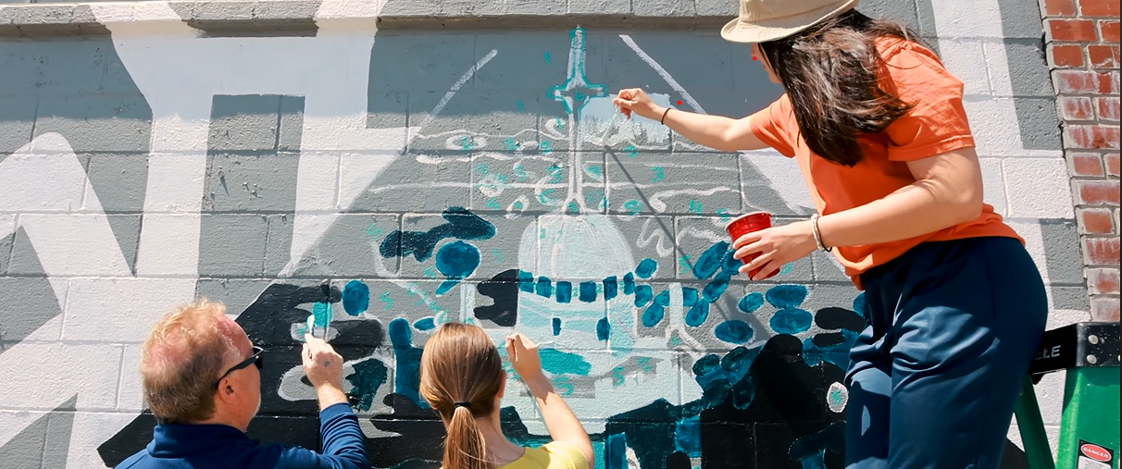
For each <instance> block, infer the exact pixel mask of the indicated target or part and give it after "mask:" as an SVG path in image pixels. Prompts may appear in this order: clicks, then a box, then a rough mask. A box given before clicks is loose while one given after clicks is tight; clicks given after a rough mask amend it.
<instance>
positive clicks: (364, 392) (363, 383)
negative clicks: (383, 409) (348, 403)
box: [347, 359, 387, 411]
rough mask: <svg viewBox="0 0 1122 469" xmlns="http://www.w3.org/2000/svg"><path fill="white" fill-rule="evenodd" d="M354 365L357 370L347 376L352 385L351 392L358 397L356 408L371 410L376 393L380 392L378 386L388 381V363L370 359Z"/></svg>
mask: <svg viewBox="0 0 1122 469" xmlns="http://www.w3.org/2000/svg"><path fill="white" fill-rule="evenodd" d="M352 366H353V367H354V369H355V372H354V373H353V374H350V375H348V376H347V381H350V383H351V386H352V389H351V392H350V394H351V395H352V396H355V397H357V398H358V402H357V403H355V409H357V410H360V411H366V410H370V405H371V404H373V403H374V395H375V394H377V393H378V388H381V387H382V385H383V384H385V383H386V376H387V374H386V365H385V364H383V363H382V362H381V360H378V359H370V360H366V361H362V362H358V363H355V364H354V365H352Z"/></svg>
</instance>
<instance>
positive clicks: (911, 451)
mask: <svg viewBox="0 0 1122 469" xmlns="http://www.w3.org/2000/svg"><path fill="white" fill-rule="evenodd" d="M856 3H857V0H783V1H772V0H741V4H740V18H739V19H737V20H733V21H732V22H730V23H729V24H728V25H727V26H725V28H724V29H723V30H722V36H723V37H724V38H725V39H726V40H729V41H733V42H741V43H749V44H751V48H752V54H753V55H754V56H757V57H759V58H760V59H761V60H760V61H761V63H762V64H763V66H764V69H765V70H766V71H767V73H768V76H769V77H770V78H771V80H772V81H774V82H776V83H780V84H782V85H783V88H784V90H785V93H784V95H783V96H781V97H780V98H779V99H778V100H777V101H775V102H774V103H773V104H771V105H770V106H768V107H767V108H765V109H763V110H761V111H759V112H757V113H755V114H752V115H750V116H748V117H745V118H742V119H731V118H727V117H720V116H707V115H699V114H693V113H689V112H685V111H680V110H677V109H673V110H672V109H670V108H661V107H659V106H657V105H655V104H654V103H652V102H651V100H650V99H649V98H648V97H647V96H646V95H645V93H643V91H642V90H640V89H638V88H634V89H625V90H621V91H620V92H619V94H618V96H617V97H616V99H615V100H614V102H615V104H616V105H617V106H619V107H620V108H621V111H622V112H623V113H624V114H625V115H627V117H631V114H637V115H639V116H642V117H646V118H648V119H654V120H658V121H660V122H662V123H663V124H665V125H667V126H669V127H670V128H671V129H673V130H674V131H675V132H677V133H679V134H680V135H682V136H684V137H686V138H688V139H690V140H692V141H694V142H697V143H699V144H702V145H706V146H709V147H712V148H715V149H718V150H724V151H737V150H755V149H760V148H765V147H772V148H775V149H776V150H778V151H779V152H780V153H782V154H783V155H785V156H788V157H793V158H794V159H795V161H796V162H797V163H798V165H799V168H800V169H801V170H802V173H803V177H804V179H805V181H806V184H807V187H808V188H809V189H810V194H811V197H812V198H813V199H814V203H815V207H816V208H817V211H818V213H816V214H814V215H813V216H812V217H811V219H810V220H807V221H800V222H795V223H791V224H788V225H783V226H776V227H773V228H770V229H767V230H763V231H758V232H755V233H751V234H748V235H745V236H742V237H740V238H739V239H737V240H735V243H734V247H735V248H736V249H737V251H736V254H735V257H737V258H744V257H745V256H748V255H750V254H759V257H757V258H756V259H755V260H753V261H752V262H750V263H748V264H747V265H745V266H743V267H741V272H745V273H746V272H749V271H751V270H754V269H756V268H761V271H760V272H759V273H757V275H756V278H755V279H762V278H765V277H767V276H768V275H770V274H771V273H773V272H775V271H776V270H778V269H779V268H780V267H781V266H782V265H784V264H786V263H789V262H792V261H795V260H796V259H800V258H802V257H805V256H807V255H809V254H810V253H812V252H813V251H814V250H815V249H822V250H824V251H832V252H833V253H834V255H835V256H836V257H837V259H838V260H839V261H840V262H841V263H842V265H843V266H845V269H846V273H847V274H848V275H849V276H850V277H851V278H852V279H853V281H854V283H855V284H856V285H857V287H858V288H860V289H863V290H865V298H866V304H867V310H866V311H862V312H861V313H863V314H864V315H865V318H866V327H865V329H864V331H863V332H862V333H861V335H860V336H859V337H858V338H857V339H856V342H855V343H854V344H853V347H852V349H851V351H850V366H849V369H848V370H847V372H846V385H847V387H848V388H849V401H848V406H847V430H846V461H847V467H848V468H891V469H912V468H954V469H962V468H966V467H970V468H978V469H980V468H996V467H998V464H999V463H1000V461H1001V454H1002V448H1003V445H1004V440H1005V433H1006V432H1007V431H1008V426H1009V422H1010V418H1011V415H1012V413H1013V405H1014V402H1015V401H1016V398H1017V396H1018V391H1019V389H1020V386H1021V383H1022V382H1023V380H1024V377H1025V374H1026V372H1027V371H1028V366H1029V363H1030V362H1031V360H1032V357H1033V354H1034V351H1035V348H1036V346H1037V343H1038V342H1039V340H1040V336H1041V334H1042V333H1043V330H1044V324H1045V320H1046V317H1047V313H1048V302H1047V299H1046V296H1045V291H1044V284H1043V282H1042V280H1041V277H1040V274H1039V272H1038V271H1037V269H1036V266H1035V264H1034V263H1033V261H1032V259H1031V258H1030V257H1029V255H1028V253H1027V251H1026V250H1025V248H1024V245H1023V241H1022V240H1021V239H1020V238H1019V237H1018V236H1017V234H1016V233H1015V232H1014V231H1013V230H1012V229H1011V228H1010V227H1009V226H1007V225H1006V224H1005V223H1003V222H1002V219H1001V216H1000V215H998V214H996V213H994V211H993V207H991V206H989V205H986V204H984V203H983V202H982V177H981V170H980V168H979V164H978V159H977V155H976V154H975V152H974V140H973V136H972V135H971V132H970V126H969V123H968V122H967V118H966V113H965V111H964V109H963V106H962V90H963V85H962V82H961V81H959V80H958V79H957V78H955V77H954V76H952V75H951V74H950V73H948V72H947V70H946V69H945V68H944V67H943V65H942V63H941V62H940V61H939V59H938V57H937V56H936V55H935V54H934V53H933V52H932V51H931V50H930V49H928V48H927V47H925V46H924V45H923V44H922V43H921V42H920V41H919V40H918V37H917V36H916V35H914V34H913V33H911V32H910V31H908V30H907V29H906V28H904V27H902V26H899V25H896V24H892V23H888V22H883V21H878V20H873V19H871V18H869V17H867V16H865V15H863V14H861V13H859V12H857V11H856V10H854V9H853V7H854V6H856Z"/></svg>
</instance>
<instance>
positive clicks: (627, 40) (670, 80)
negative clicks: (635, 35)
mask: <svg viewBox="0 0 1122 469" xmlns="http://www.w3.org/2000/svg"><path fill="white" fill-rule="evenodd" d="M619 38H620V39H623V42H624V44H627V47H630V48H631V50H633V51H635V54H636V55H638V56H639V58H640V59H643V61H644V62H646V63H647V65H650V66H651V68H653V69H654V71H655V72H657V73H658V75H659V76H661V77H662V79H663V80H666V84H668V85H670V87H671V88H674V91H677V92H678V94H681V95H682V99H684V100H685V101H686V104H689V105H690V107H691V108H693V110H694V112H697V113H700V114H705V113H706V112H705V109H702V107H701V104H698V102H697V100H695V99H693V96H690V93H689V92H688V91H686V89H685V88H683V87H682V85H680V84H678V80H675V79H674V77H672V76H670V73H669V72H667V71H666V69H665V68H662V65H659V64H658V62H655V59H654V58H653V57H651V56H649V55H647V53H646V52H643V49H642V48H640V47H639V45H638V44H636V43H635V40H633V39H631V36H628V35H626V34H620V35H619Z"/></svg>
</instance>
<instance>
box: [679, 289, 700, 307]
mask: <svg viewBox="0 0 1122 469" xmlns="http://www.w3.org/2000/svg"><path fill="white" fill-rule="evenodd" d="M694 304H697V289H696V288H689V287H683V288H682V306H684V307H686V308H689V307H690V306H693V305H694Z"/></svg>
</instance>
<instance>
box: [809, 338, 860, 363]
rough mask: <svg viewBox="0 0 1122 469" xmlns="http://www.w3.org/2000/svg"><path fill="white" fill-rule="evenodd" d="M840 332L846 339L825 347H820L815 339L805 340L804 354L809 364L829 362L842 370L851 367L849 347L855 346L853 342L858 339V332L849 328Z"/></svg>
mask: <svg viewBox="0 0 1122 469" xmlns="http://www.w3.org/2000/svg"><path fill="white" fill-rule="evenodd" d="M839 333H840V334H841V335H842V337H843V338H844V339H845V340H843V341H841V342H839V343H836V344H832V345H828V346H825V347H819V346H818V344H815V343H814V339H806V340H804V341H803V352H802V355H803V361H805V362H806V364H807V366H818V364H819V363H822V362H827V363H832V364H833V365H834V366H836V367H838V368H839V369H842V370H845V369H847V368H848V367H849V349H851V348H853V343H854V342H856V341H857V336H858V333H856V332H853V331H851V330H849V329H842V330H841V331H839Z"/></svg>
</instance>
